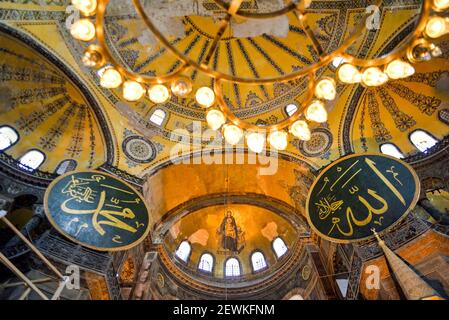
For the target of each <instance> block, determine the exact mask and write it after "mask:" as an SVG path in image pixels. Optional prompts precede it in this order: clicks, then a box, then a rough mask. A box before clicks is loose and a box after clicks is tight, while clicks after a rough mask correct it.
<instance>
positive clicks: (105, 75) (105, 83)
mask: <svg viewBox="0 0 449 320" xmlns="http://www.w3.org/2000/svg"><path fill="white" fill-rule="evenodd" d="M122 81H123V79H122V75H121V74H120V72H118V71H117V70H116V69H114V68H112V67H109V68H106V69H104V70H103V71H102V72H101V75H100V85H101V86H102V87H103V88H107V89H114V88H118V87H119V86H120V85H121V84H122Z"/></svg>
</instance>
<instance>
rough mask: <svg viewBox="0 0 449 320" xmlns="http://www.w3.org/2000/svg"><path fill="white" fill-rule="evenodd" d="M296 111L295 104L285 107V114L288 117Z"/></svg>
mask: <svg viewBox="0 0 449 320" xmlns="http://www.w3.org/2000/svg"><path fill="white" fill-rule="evenodd" d="M297 110H298V107H297V106H296V104H293V103H291V104H289V105H287V106H286V107H285V113H287V114H288V116H289V117H290V116H292V115H293V114H294V113H295V112H296V111H297Z"/></svg>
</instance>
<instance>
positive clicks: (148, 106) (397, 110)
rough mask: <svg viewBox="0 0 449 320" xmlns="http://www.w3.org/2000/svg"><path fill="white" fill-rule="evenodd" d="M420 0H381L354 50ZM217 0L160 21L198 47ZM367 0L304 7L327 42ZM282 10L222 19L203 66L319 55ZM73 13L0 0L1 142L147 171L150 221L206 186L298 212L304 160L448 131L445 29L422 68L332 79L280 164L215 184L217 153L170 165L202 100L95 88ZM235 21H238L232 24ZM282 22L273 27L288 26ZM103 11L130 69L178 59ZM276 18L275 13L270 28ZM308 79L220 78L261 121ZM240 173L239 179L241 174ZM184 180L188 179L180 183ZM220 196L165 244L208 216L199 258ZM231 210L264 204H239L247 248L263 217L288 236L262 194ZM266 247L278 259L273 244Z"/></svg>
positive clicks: (301, 61)
mask: <svg viewBox="0 0 449 320" xmlns="http://www.w3.org/2000/svg"><path fill="white" fill-rule="evenodd" d="M244 2H245V3H247V5H248V6H249V7H250V8H252V7H251V5H257V0H256V1H244ZM421 2H422V1H420V0H385V1H382V6H381V16H380V17H381V27H380V29H378V30H377V29H374V30H371V31H368V32H365V33H364V34H363V36H362V37H361V38H360V39H359V40H358V41H357V42H356V43H355V44H354V45H353V46H352V47H351V48H350V52H351V53H353V54H354V55H356V56H358V57H376V56H379V55H382V54H385V53H388V52H390V51H391V50H392V49H394V48H395V47H396V46H397V45H398V44H399V43H400V42H401V40H402V39H403V38H404V37H405V36H406V35H407V34H408V33H410V32H411V31H412V30H413V28H414V24H415V22H416V19H417V17H418V15H419V12H420V5H421ZM214 3H215V2H214V1H212V0H204V1H199V5H200V6H201V10H200V11H201V12H207V15H206V16H198V15H190V16H180V17H179V18H178V20H177V23H178V24H179V26H180V27H181V33H180V34H177V35H171V34H170V32H169V31H167V32H166V33H167V36H168V39H169V40H170V41H171V42H172V43H173V45H175V46H176V48H178V49H179V50H180V51H181V52H183V53H185V54H186V55H188V56H189V57H190V58H191V59H193V60H196V61H199V60H201V59H202V58H203V57H204V54H205V52H206V50H207V48H208V46H210V45H211V41H212V36H213V35H214V34H215V33H216V31H217V24H216V20H215V18H216V16H219V15H220V9H219V8H217V7H216V6H214ZM370 4H372V3H371V1H365V0H351V1H329V0H322V1H313V2H312V4H311V6H310V8H309V9H308V11H307V12H308V16H309V23H310V25H311V28H312V29H313V30H314V31H315V32H316V33H317V34H318V40H319V42H320V43H321V45H322V47H323V48H324V49H325V51H327V52H331V51H333V50H335V48H337V47H338V45H339V44H341V42H342V41H343V39H345V38H346V37H348V35H349V34H350V33H351V32H352V31H353V30H354V26H355V25H356V23H358V22H359V21H360V19H361V17H362V16H363V14H364V13H365V9H366V7H367V6H368V5H370ZM254 8H256V7H254ZM254 10H255V11H257V9H254ZM286 17H287V20H288V22H287V31H288V33H287V35H286V36H285V37H276V36H273V35H267V34H262V35H260V34H259V35H255V36H254V37H239V38H237V37H233V36H231V34H230V33H225V34H224V36H223V38H222V40H221V41H220V42H219V44H218V50H217V53H216V54H215V55H214V56H213V57H212V59H211V62H210V64H211V66H212V67H213V68H214V69H216V70H219V71H221V72H223V73H226V74H231V75H237V76H242V77H272V76H278V75H282V74H288V73H290V72H292V71H295V70H299V69H301V68H303V67H304V66H307V65H309V64H311V63H313V61H316V60H317V58H318V57H317V54H316V52H315V51H314V50H313V46H312V45H311V43H310V41H309V40H308V39H307V38H306V37H305V34H304V31H303V30H302V28H301V26H300V24H299V22H298V21H297V19H296V17H295V16H293V15H292V14H288V15H287V16H286ZM72 18H73V11H71V10H70V9H69V10H67V11H66V1H56V0H44V1H37V0H29V1H19V0H13V1H0V26H1V28H0V30H1V32H0V61H1V64H0V68H1V69H0V126H1V125H5V124H7V125H9V126H12V127H13V128H14V129H15V130H16V131H17V132H18V133H19V135H20V140H19V142H18V143H17V144H15V145H14V146H12V147H11V148H9V149H7V150H6V152H5V153H6V154H7V155H8V156H10V157H12V158H14V159H18V158H19V157H20V156H21V155H22V154H23V153H24V152H25V151H26V150H29V149H31V148H35V149H39V150H41V151H42V152H44V153H45V154H46V160H45V162H44V164H43V165H42V167H41V168H40V170H42V171H46V172H54V171H55V169H56V167H57V165H58V164H59V163H60V162H61V161H62V160H64V159H74V160H76V161H77V163H78V167H77V168H78V169H86V168H96V167H98V166H100V165H102V164H103V163H108V164H109V165H112V166H114V167H116V168H118V169H120V170H122V171H123V172H125V173H127V174H130V175H134V176H138V177H141V178H142V177H145V175H146V174H148V178H147V180H146V181H148V185H149V187H148V188H149V189H151V192H152V196H151V197H152V198H148V197H147V198H148V200H150V201H149V202H150V203H151V211H152V215H153V218H154V219H153V220H154V222H159V221H164V219H163V218H164V214H166V213H167V212H170V210H173V209H174V208H176V207H177V206H181V208H182V204H183V203H184V202H187V201H189V200H192V199H195V198H197V197H200V196H201V197H207V193H208V192H209V193H210V192H212V191H211V190H213V191H214V192H217V193H219V192H223V193H225V192H227V191H229V190H231V191H232V192H235V193H238V192H240V193H243V194H245V193H246V194H247V193H256V194H261V195H264V196H265V197H266V198H268V197H269V196H270V197H274V198H277V199H280V200H282V201H284V202H285V203H287V204H289V205H290V206H291V207H293V208H295V209H296V210H297V211H298V212H299V213H302V211H301V210H302V207H303V205H304V199H305V196H306V194H307V187H306V188H305V189H304V188H302V187H301V184H303V183H304V179H309V180H310V179H311V178H310V177H307V174H306V172H308V170H309V169H310V168H312V169H319V168H321V167H323V166H325V165H327V164H329V163H330V162H331V161H333V160H336V159H337V158H339V157H340V156H342V155H344V154H346V153H349V152H379V146H380V145H381V144H382V143H386V142H391V143H394V144H395V145H396V146H397V147H398V148H399V149H400V150H401V151H402V152H403V153H404V154H406V155H411V154H414V153H416V152H418V150H417V149H416V148H415V147H414V146H413V145H412V144H411V142H410V140H409V135H410V133H411V132H413V130H416V129H418V128H421V129H424V130H426V131H428V132H429V133H431V134H432V135H433V136H434V137H435V138H437V139H443V138H444V137H446V136H447V134H448V132H449V125H448V124H447V122H446V123H445V122H443V121H442V120H441V119H440V118H441V117H440V115H441V112H442V110H445V109H449V90H448V86H449V85H448V82H449V59H448V58H449V38H448V37H447V36H446V37H443V38H442V39H441V40H440V41H439V42H438V45H439V46H440V47H441V49H442V51H443V55H442V56H441V57H439V58H436V59H433V60H432V61H430V62H424V63H421V64H417V65H416V66H415V67H416V73H415V74H414V75H413V76H411V77H409V78H407V79H404V80H396V81H391V82H389V83H387V84H386V85H384V86H382V87H380V88H375V89H368V88H365V87H363V86H361V85H339V86H338V88H337V89H338V96H337V98H336V100H335V102H334V103H332V104H330V105H329V106H328V107H329V108H330V110H331V111H330V114H329V120H328V121H327V122H325V123H323V124H315V125H314V126H313V127H312V138H311V139H310V140H309V141H299V140H298V139H294V138H291V139H290V141H289V145H288V148H287V150H285V151H283V152H282V161H281V163H284V161H285V162H287V161H288V162H289V163H290V164H282V165H281V168H282V169H283V170H284V171H282V170H281V171H279V172H278V173H277V175H276V176H275V177H274V178H273V180H270V181H269V183H268V182H267V181H268V180H266V181H265V180H264V178H261V177H260V176H258V175H257V173H256V172H253V171H251V169H247V168H244V167H241V168H240V169H235V173H236V175H235V178H236V179H232V178H231V179H230V180H227V183H228V186H229V181H231V183H230V186H229V189H227V190H222V189H220V187H223V185H224V184H223V181H225V180H226V179H225V178H226V177H224V176H223V174H221V175H220V174H219V173H218V172H221V173H223V172H225V171H224V169H223V168H224V167H222V168H221V169H222V170H221V171H220V170H215V171H214V172H217V174H216V175H213V174H212V173H211V169H210V167H207V166H202V167H195V168H193V167H192V168H190V167H189V168H188V170H187V169H186V171H184V173H179V172H171V171H170V170H172V169H166V168H167V166H168V164H170V163H171V162H170V151H171V149H172V146H173V145H174V144H175V143H176V142H177V141H173V140H172V139H170V134H171V133H172V132H173V131H174V130H176V129H185V130H187V132H190V133H191V134H192V135H195V134H197V132H194V124H193V122H194V121H201V127H202V128H203V129H205V128H206V127H207V125H206V123H205V111H204V109H203V108H201V107H200V106H198V105H197V103H196V102H195V99H194V97H193V94H192V95H191V96H189V97H187V98H185V99H178V98H176V97H174V96H173V97H172V98H171V100H169V101H168V102H166V103H164V104H161V105H155V104H154V103H152V102H151V101H150V100H149V99H147V98H145V99H143V100H141V101H140V102H136V103H130V102H126V101H125V100H123V98H122V97H121V90H119V89H117V90H108V89H104V88H102V87H101V86H100V85H99V79H98V75H97V73H96V71H95V70H92V69H88V68H86V67H84V66H83V64H82V62H81V57H82V55H83V52H84V48H85V47H86V44H85V43H81V42H79V41H76V40H74V39H73V38H72V37H71V35H70V32H69V30H68V28H67V21H68V19H69V20H70V19H72ZM240 23H242V21H233V25H234V27H235V28H237V26H238V24H240ZM279 23H280V24H279V28H281V27H283V26H284V27H285V25H282V24H281V22H279ZM284 23H285V21H284ZM105 25H106V39H107V42H108V45H109V46H110V48H111V51H112V52H113V53H114V55H115V57H116V58H117V59H118V60H120V61H121V62H122V63H123V64H124V65H126V66H127V67H128V68H129V69H130V70H133V71H135V72H139V73H142V74H148V75H163V74H166V73H170V72H173V71H176V70H177V68H179V67H180V63H179V61H177V60H176V58H175V57H174V56H173V55H172V54H170V53H169V52H167V50H165V49H164V48H163V47H162V46H161V45H160V44H159V43H157V42H155V41H154V39H152V38H151V35H150V36H149V35H148V33H147V31H145V28H144V27H143V24H142V21H140V19H139V18H137V16H136V14H135V12H133V10H132V9H130V6H129V4H128V3H127V2H126V1H121V0H116V1H111V4H110V8H109V9H108V11H107V13H106V19H105ZM161 27H162V26H161ZM177 31H178V32H179V30H177ZM277 31H279V30H276V25H275V26H274V28H273V30H272V32H273V33H276V32H277ZM185 75H186V76H188V77H190V78H191V79H192V80H193V84H194V87H196V88H197V87H200V86H203V85H207V86H210V85H211V83H212V80H211V79H210V78H208V77H207V76H205V75H204V74H202V73H200V72H196V71H191V70H190V71H187V72H185ZM319 75H334V67H333V66H332V65H330V66H328V67H325V68H322V69H321V70H320V71H319ZM305 84H306V82H304V81H301V80H300V81H290V82H285V83H275V84H274V85H262V86H259V85H255V86H254V85H242V84H234V83H225V84H224V85H223V92H224V95H225V100H226V101H227V103H228V105H229V106H230V108H231V109H232V110H233V111H234V112H235V113H236V114H237V115H238V116H239V117H241V118H243V119H246V120H247V121H249V122H252V123H256V124H262V125H264V124H274V123H277V122H279V121H280V120H282V119H284V118H286V117H288V115H287V114H286V112H285V107H286V106H287V105H288V104H291V103H296V104H298V105H299V104H301V102H302V100H303V99H304V88H305ZM156 108H160V109H162V110H164V111H165V112H166V115H167V117H166V119H164V121H163V123H162V125H161V126H158V125H155V124H154V123H152V122H151V121H150V120H149V118H150V115H151V114H152V112H153V111H154V110H155V109H156ZM206 143H207V142H206V141H204V142H203V144H202V145H201V144H200V145H198V146H194V147H193V149H192V151H195V150H196V151H198V150H199V149H201V148H202V147H205V148H207V146H206ZM298 163H300V165H297V164H298ZM298 168H299V169H300V170H299V171H298ZM162 169H164V170H165V171H164V170H162ZM173 170H175V169H173ZM189 170H190V171H189ZM195 170H196V171H195ZM232 170H233V169H230V171H232ZM301 170H302V171H301ZM239 171H240V172H239ZM226 172H228V171H226ZM245 174H246V176H245ZM250 174H253V175H254V177H256V178H251V177H250ZM241 176H244V177H245V179H247V180H241V181H240V180H239V177H241ZM205 177H209V180H208V178H205ZM189 179H190V180H189ZM220 179H221V180H220ZM251 179H253V180H251ZM267 179H268V178H267ZM274 179H275V180H274ZM181 180H182V181H183V183H181V184H182V185H183V188H181V189H180V188H179V183H178V182H179V181H181ZM239 181H240V182H239ZM187 182H188V183H187ZM265 182H266V183H265ZM189 183H190V184H195V187H191V185H189ZM264 183H265V184H264ZM149 189H148V190H149ZM148 190H147V191H148ZM181 191H182V192H181ZM180 192H181V193H180ZM146 195H148V193H147V194H146ZM154 200H156V201H154ZM175 200H176V201H175ZM224 210H225V208H224V207H223V206H218V205H217V204H213V205H211V204H209V206H205V207H204V208H194V209H192V210H191V211H190V212H189V215H186V216H185V218H184V219H185V220H180V221H178V222H177V223H178V225H177V227H173V225H174V224H171V225H170V226H171V228H172V229H170V230H171V232H169V233H167V232H168V230H165V231H166V233H165V235H167V238H165V239H164V240H165V245H166V247H167V248H168V249H169V250H172V251H173V250H174V248H175V247H176V245H178V244H179V241H181V240H182V239H184V238H190V237H193V236H194V235H195V232H198V230H201V229H205V230H206V231H207V233H208V235H209V236H210V241H209V242H208V241H206V244H205V245H203V244H202V242H201V241H203V242H204V237H205V236H204V234H205V233H204V232H203V233H202V235H201V234H200V237H199V238H198V239H199V240H198V239H197V240H198V241H197V242H198V243H197V244H195V249H196V251H195V254H196V256H195V257H196V260H195V261H197V256H198V255H199V253H200V252H202V251H203V250H206V251H214V250H216V249H217V248H216V239H215V238H214V237H215V234H214V232H215V228H216V227H217V223H219V220H220V218H221V215H222V213H223V211H224ZM234 210H235V212H237V215H238V212H249V213H251V215H254V216H256V215H259V216H261V217H262V216H263V217H264V218H263V219H261V220H260V221H259V220H258V225H257V228H256V227H255V226H251V227H249V226H246V224H248V225H249V224H250V219H248V216H243V215H242V216H241V221H240V222H239V223H241V224H242V225H243V228H244V229H245V228H246V229H247V231H248V235H251V237H249V239H248V240H251V241H250V244H249V245H248V246H247V250H246V251H245V255H246V256H245V257H247V255H248V253H249V252H250V251H251V250H253V249H254V248H256V247H261V246H262V247H264V248H265V249H266V251H269V249H268V244H269V242H268V240H267V241H266V237H265V238H264V235H263V232H262V231H261V230H263V229H264V228H266V225H267V224H268V223H270V222H274V223H275V224H276V225H277V226H279V229H282V230H283V231H282V232H284V233H285V237H286V239H287V240H288V241H290V240H291V239H293V238H294V236H295V235H296V233H297V232H298V230H297V229H294V228H293V227H291V226H289V225H288V223H287V222H286V221H284V220H285V219H284V218H283V217H281V216H278V215H276V214H274V213H273V212H269V211H267V208H266V207H265V208H262V207H257V206H253V204H248V203H240V204H238V205H235V207H234ZM204 216H208V217H210V218H209V220H207V219H205V220H204V221H203V220H201V219H200V218H201V217H204ZM173 228H175V229H176V228H177V229H176V230H177V231H176V230H175V229H173ZM173 230H175V231H176V232H175V231H173ZM209 236H208V239H209ZM201 237H203V238H201ZM267 255H268V254H267ZM245 259H246V258H245ZM268 260H269V262H270V263H274V258H273V256H272V253H270V254H269V255H268ZM220 263H221V262H220Z"/></svg>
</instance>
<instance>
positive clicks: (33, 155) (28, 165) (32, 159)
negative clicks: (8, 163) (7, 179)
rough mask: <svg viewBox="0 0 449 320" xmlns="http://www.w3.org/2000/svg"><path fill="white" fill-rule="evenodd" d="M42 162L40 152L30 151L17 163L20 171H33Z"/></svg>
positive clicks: (43, 158) (42, 158)
mask: <svg viewBox="0 0 449 320" xmlns="http://www.w3.org/2000/svg"><path fill="white" fill-rule="evenodd" d="M44 160H45V155H44V154H43V153H42V152H40V151H39V150H30V151H28V152H27V153H25V154H24V155H23V156H22V157H21V158H20V159H19V162H20V167H21V168H22V169H25V170H28V171H33V170H36V169H37V168H39V166H40V165H41V164H42V162H44Z"/></svg>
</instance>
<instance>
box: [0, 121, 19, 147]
mask: <svg viewBox="0 0 449 320" xmlns="http://www.w3.org/2000/svg"><path fill="white" fill-rule="evenodd" d="M17 140H19V135H18V134H17V132H16V130H14V129H13V128H11V127H8V126H3V127H0V151H1V150H6V149H8V148H9V147H10V146H12V145H13V144H14V143H16V142H17Z"/></svg>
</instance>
